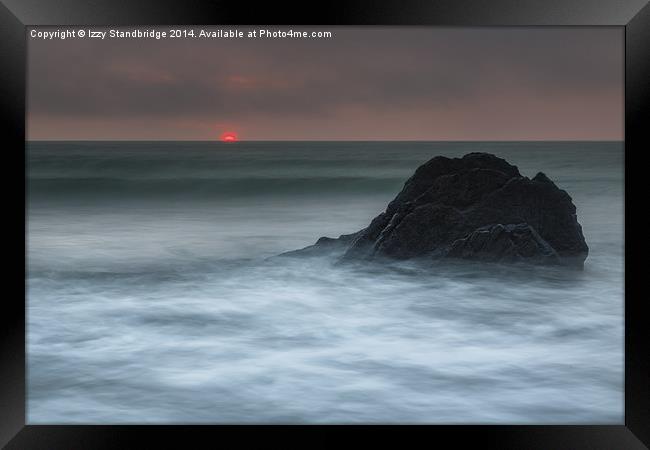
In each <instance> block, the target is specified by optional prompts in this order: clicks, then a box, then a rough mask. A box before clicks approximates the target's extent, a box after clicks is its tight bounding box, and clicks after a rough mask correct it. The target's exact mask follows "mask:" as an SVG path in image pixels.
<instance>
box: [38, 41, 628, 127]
mask: <svg viewBox="0 0 650 450" xmlns="http://www.w3.org/2000/svg"><path fill="white" fill-rule="evenodd" d="M330 30H331V31H333V34H334V37H333V38H330V39H323V40H300V41H296V40H263V39H262V40H260V39H256V40H223V39H221V40H176V41H170V40H164V41H156V40H145V39H142V40H107V41H91V40H65V41H61V40H52V41H39V40H29V66H28V73H29V80H28V110H29V116H30V118H32V117H33V118H34V120H33V121H32V122H33V123H32V124H30V125H29V132H30V135H31V136H36V137H41V138H43V137H44V136H43V135H44V134H45V133H44V132H45V130H46V129H48V126H47V124H48V120H49V121H50V122H51V123H54V122H57V123H59V124H62V125H60V126H64V125H65V124H69V126H74V123H75V122H74V121H75V120H77V121H78V123H80V124H81V123H83V122H84V121H93V120H94V121H95V122H96V123H97V122H102V121H103V122H105V124H106V125H105V127H104V130H105V133H107V134H108V135H111V136H113V137H119V136H120V130H119V129H115V130H111V129H110V127H111V125H110V123H111V121H120V122H119V123H120V126H121V127H122V129H123V131H126V130H124V127H125V125H124V123H123V121H124V120H125V119H128V120H130V121H131V122H132V123H134V124H136V123H137V122H138V121H142V122H147V123H148V124H149V126H150V127H153V128H152V129H155V127H156V126H155V123H156V121H157V120H158V121H160V127H166V128H168V127H169V126H170V124H171V126H173V123H174V121H175V120H178V121H187V120H188V119H195V120H197V121H205V122H214V123H219V122H222V121H227V122H229V123H236V124H242V126H245V127H246V128H247V129H248V130H252V131H253V132H252V136H253V138H261V139H263V138H265V136H263V135H260V136H257V135H256V133H255V130H256V129H257V130H261V129H267V128H269V127H270V126H271V124H278V125H280V124H283V123H284V124H285V126H286V124H287V123H294V124H296V127H298V128H297V129H296V128H294V129H291V130H286V132H284V133H279V135H282V136H285V135H286V138H292V137H291V136H292V133H293V135H295V136H297V138H301V137H310V136H313V135H314V134H315V133H316V134H317V132H318V131H317V130H316V129H314V130H311V129H307V128H304V127H309V126H317V125H316V124H318V123H319V121H320V120H326V121H329V122H328V123H329V127H330V129H329V131H328V133H329V134H328V135H327V136H324V137H323V138H331V139H337V138H341V137H345V136H347V134H346V133H345V132H343V130H349V129H350V124H349V120H350V118H349V117H348V116H346V114H345V111H356V117H357V118H358V119H355V120H359V129H367V130H372V129H378V128H380V129H382V130H384V132H385V133H386V132H388V131H389V130H388V131H387V130H386V127H390V126H391V124H392V126H394V127H395V128H396V129H397V130H404V129H409V126H410V125H409V124H411V123H412V122H413V121H414V118H415V120H419V118H420V117H422V118H426V117H429V116H431V117H434V116H435V117H438V116H436V115H437V114H440V113H444V112H445V111H447V110H450V109H453V110H455V114H456V115H458V117H459V120H460V121H461V122H462V121H463V117H467V118H468V121H467V123H466V124H465V125H464V126H466V127H471V123H472V122H473V121H475V120H476V119H475V116H476V114H477V111H479V110H481V109H482V108H485V106H486V104H490V103H493V104H494V105H495V108H496V107H499V108H500V109H503V108H504V105H510V106H509V108H510V109H511V111H510V110H499V111H492V112H491V113H487V114H486V116H485V119H484V120H486V121H488V122H490V121H492V120H494V119H493V118H492V117H490V115H494V114H496V115H499V114H501V115H504V114H505V115H506V116H507V115H514V116H515V117H516V113H517V111H516V109H517V108H518V107H519V108H520V109H521V110H522V111H526V110H528V111H530V114H533V113H535V112H536V113H535V114H537V116H536V117H533V116H530V118H531V124H532V121H533V120H535V121H537V122H539V123H537V124H536V127H538V128H539V129H540V135H542V136H543V135H545V133H546V134H548V135H549V136H553V130H552V129H548V130H544V127H545V126H546V127H547V128H548V127H549V126H550V127H552V123H551V124H545V123H544V114H553V110H554V108H555V109H557V110H558V111H562V110H571V109H572V108H573V109H574V110H578V111H579V110H580V104H579V103H575V104H574V105H564V106H566V107H563V102H571V101H573V102H579V101H581V100H580V99H588V101H589V104H590V105H592V106H593V104H595V105H596V106H600V108H602V109H600V108H596V109H598V110H599V111H601V114H606V115H607V117H610V116H611V117H615V116H614V115H612V114H613V113H620V115H621V116H622V109H621V106H622V105H618V104H616V101H617V98H618V97H617V96H622V82H623V80H622V74H623V72H622V63H623V61H622V45H623V42H622V33H621V31H620V30H618V29H611V28H610V29H595V28H582V29H571V28H563V29H560V28H537V29H520V28H506V29H485V28H475V29H463V28H451V29H440V28H414V29H413V28H412V29H405V28H367V29H350V28H331V29H330ZM571 99H573V100H571ZM551 102H555V104H554V105H555V106H553V107H550V106H548V105H549V104H550V103H551ZM594 102H595V103H594ZM620 102H621V103H622V97H620ZM527 105H529V106H527ZM540 105H543V107H540ZM612 108H613V109H614V111H612ZM461 109H462V110H464V111H465V113H464V114H465V115H463V112H462V111H460V110H461ZM589 109H593V108H591V107H590V108H589ZM605 110H607V111H605ZM585 113H587V111H585ZM416 114H419V115H420V116H415V115H416ZM589 114H596V113H595V112H594V111H591V112H589ZM348 115H349V114H348ZM388 116H390V120H389V119H387V118H386V117H388ZM382 117H383V118H382ZM399 117H403V118H404V119H403V120H404V123H400V119H399ZM469 118H471V120H469ZM309 120H312V121H313V122H314V125H309V123H308V121H309ZM337 120H340V121H341V122H345V123H342V124H341V127H340V128H341V133H338V134H337V131H336V128H337V127H336V126H334V125H335V124H334V122H336V121H337ZM581 120H582V122H584V121H585V120H589V117H586V118H582V119H581ZM396 122H397V123H396ZM551 122H552V121H551ZM582 122H581V123H582ZM603 122H608V120H605V119H604V118H603V117H600V116H599V117H596V116H594V117H593V123H594V124H595V125H594V126H596V125H597V128H601V127H602V124H603ZM621 124H622V119H621V120H620V121H618V122H617V123H615V124H611V126H610V128H611V130H610V132H611V134H612V135H613V136H612V137H613V138H620V135H618V134H620V133H621V131H620V129H619V128H621V127H622V125H621ZM116 125H117V122H116ZM531 126H532V125H531ZM38 127H41V128H40V129H42V130H43V131H42V132H41V131H39V128H38ZM300 127H303V128H300ZM578 128H580V127H578ZM583 128H584V127H583ZM420 129H422V130H421V131H422V132H423V133H424V134H426V130H427V129H431V130H432V132H431V136H429V137H428V138H430V139H436V130H435V127H429V128H427V127H426V126H425V125H424V124H423V125H422V126H420V128H418V130H420ZM458 131H459V133H460V134H461V135H462V130H458ZM470 131H471V130H468V135H471V134H472V133H471V132H470ZM601 131H602V130H601ZM500 132H501V133H502V134H505V135H507V134H508V133H507V132H508V130H501V131H500ZM617 133H618V134H617ZM63 134H65V133H63ZM63 134H62V135H63ZM68 134H69V136H70V137H71V138H73V137H74V136H75V132H74V130H69V133H68ZM348 134H349V133H348ZM560 134H561V133H560ZM125 135H129V136H131V135H132V133H131V132H128V133H125ZM388 135H390V133H388ZM395 136H396V138H399V137H400V136H401V135H400V133H399V132H398V133H397V134H396V135H395ZM131 137H133V136H131ZM182 137H187V136H182ZM461 137H462V136H461ZM197 138H203V136H200V135H197ZM367 138H370V139H372V136H367ZM533 138H534V137H533Z"/></svg>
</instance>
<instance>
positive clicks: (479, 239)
mask: <svg viewBox="0 0 650 450" xmlns="http://www.w3.org/2000/svg"><path fill="white" fill-rule="evenodd" d="M445 256H447V257H451V258H462V259H472V260H477V261H491V262H494V261H498V262H521V261H526V262H533V261H534V262H537V263H541V264H559V263H560V256H559V255H558V254H557V252H556V251H555V250H554V249H553V247H551V245H550V244H549V243H548V242H546V241H545V240H544V239H542V237H541V236H540V235H539V234H538V233H537V232H536V231H535V230H534V229H533V228H532V227H531V226H530V225H528V224H527V223H519V224H508V225H501V224H498V225H488V226H486V227H481V228H479V229H478V230H475V231H473V232H472V233H470V234H469V235H467V236H465V237H464V238H461V239H458V240H456V241H454V242H453V244H451V248H450V249H449V251H448V252H447V254H446V255H445Z"/></svg>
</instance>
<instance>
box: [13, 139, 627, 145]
mask: <svg viewBox="0 0 650 450" xmlns="http://www.w3.org/2000/svg"><path fill="white" fill-rule="evenodd" d="M25 142H211V143H223V144H231V145H233V144H234V145H236V144H237V143H245V142H625V138H621V139H442V140H437V139H377V140H374V139H373V140H371V139H239V140H237V141H231V142H224V141H222V140H220V139H25Z"/></svg>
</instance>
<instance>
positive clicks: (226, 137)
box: [221, 132, 239, 142]
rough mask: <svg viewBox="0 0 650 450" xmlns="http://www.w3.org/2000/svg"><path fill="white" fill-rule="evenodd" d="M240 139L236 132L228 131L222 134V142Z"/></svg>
mask: <svg viewBox="0 0 650 450" xmlns="http://www.w3.org/2000/svg"><path fill="white" fill-rule="evenodd" d="M238 140H239V139H238V138H237V134H236V133H231V132H226V133H223V134H222V135H221V141H222V142H237V141H238Z"/></svg>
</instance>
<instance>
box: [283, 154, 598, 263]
mask: <svg viewBox="0 0 650 450" xmlns="http://www.w3.org/2000/svg"><path fill="white" fill-rule="evenodd" d="M325 253H328V254H339V255H341V259H342V260H343V261H346V260H364V259H376V258H394V259H410V258H462V259H470V260H480V261H494V262H514V261H525V262H530V263H534V264H563V265H571V266H577V267H582V266H583V264H584V260H585V259H586V257H587V254H588V247H587V244H586V242H585V239H584V236H583V234H582V227H581V226H580V224H579V223H578V220H577V216H576V208H575V205H574V204H573V202H572V200H571V197H570V196H569V195H568V194H567V193H566V192H565V191H563V190H561V189H559V188H558V187H557V186H556V185H555V184H554V183H553V182H552V181H551V180H550V179H549V178H548V177H547V176H546V175H544V174H543V173H541V172H540V173H538V174H537V175H536V176H535V177H534V178H532V179H529V178H527V177H524V176H522V175H521V174H520V173H519V170H518V169H517V167H516V166H513V165H511V164H509V163H508V162H506V161H505V160H504V159H501V158H498V157H496V156H494V155H491V154H488V153H470V154H467V155H465V156H463V157H462V158H446V157H442V156H438V157H435V158H433V159H431V160H430V161H428V162H427V163H425V164H423V165H422V166H420V167H419V168H418V169H417V170H416V171H415V174H413V176H411V178H409V179H408V180H407V181H406V183H405V184H404V187H403V189H402V191H401V192H400V193H399V194H398V195H397V197H395V199H394V200H393V201H391V202H390V203H389V204H388V206H387V208H386V211H384V212H382V213H381V214H379V215H378V216H377V217H375V218H374V219H373V220H372V222H371V223H370V224H369V225H368V226H367V227H366V228H364V229H363V230H360V231H359V232H357V233H353V234H348V235H343V236H341V237H339V238H338V239H332V238H321V239H319V240H318V242H317V243H316V244H314V245H312V246H310V247H307V248H305V249H302V250H296V251H294V252H289V253H287V254H284V255H289V256H313V255H320V254H325Z"/></svg>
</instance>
